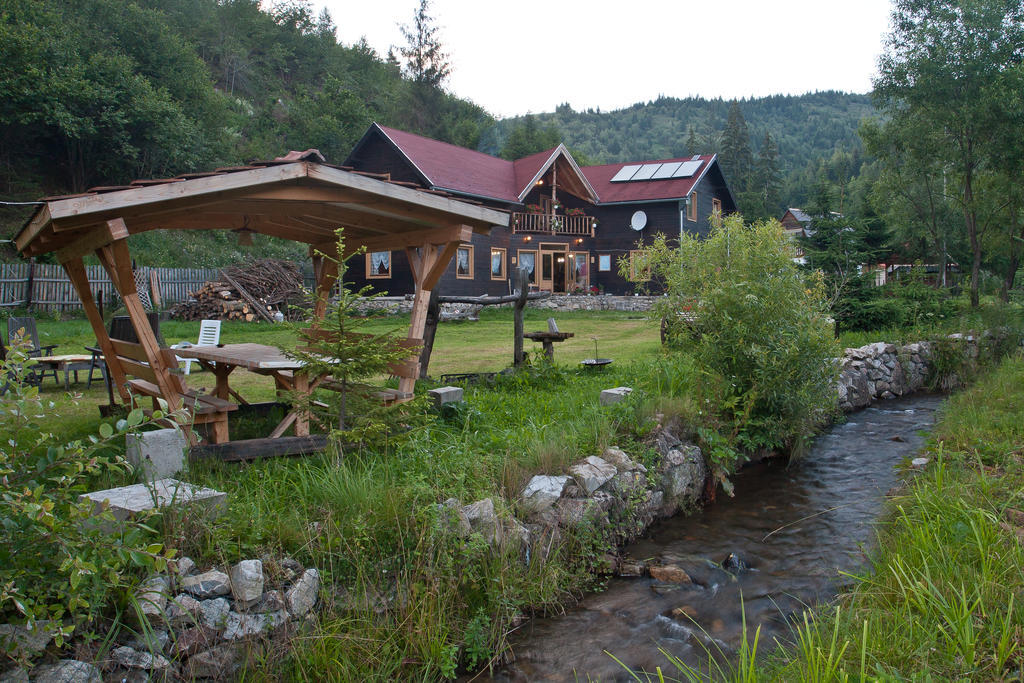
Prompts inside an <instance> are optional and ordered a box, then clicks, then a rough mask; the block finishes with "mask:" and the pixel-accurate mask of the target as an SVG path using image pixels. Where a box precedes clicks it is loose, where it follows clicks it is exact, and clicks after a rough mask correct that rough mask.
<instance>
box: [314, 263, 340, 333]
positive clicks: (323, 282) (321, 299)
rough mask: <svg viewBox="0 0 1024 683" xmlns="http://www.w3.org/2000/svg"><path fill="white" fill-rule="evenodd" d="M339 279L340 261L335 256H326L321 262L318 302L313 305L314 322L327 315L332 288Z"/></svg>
mask: <svg viewBox="0 0 1024 683" xmlns="http://www.w3.org/2000/svg"><path fill="white" fill-rule="evenodd" d="M337 280H338V262H337V261H336V260H334V259H333V258H324V259H322V261H321V263H320V275H319V277H317V281H316V303H315V304H314V305H313V324H316V323H317V322H319V321H321V320H323V319H324V316H325V315H327V304H328V302H329V301H330V299H331V290H332V289H334V283H335V282H336V281H337Z"/></svg>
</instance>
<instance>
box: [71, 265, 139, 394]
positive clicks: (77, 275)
mask: <svg viewBox="0 0 1024 683" xmlns="http://www.w3.org/2000/svg"><path fill="white" fill-rule="evenodd" d="M61 265H62V266H64V272H66V273H67V274H68V279H69V280H71V284H72V286H73V287H74V288H75V291H76V292H78V298H79V299H81V301H82V308H84V309H85V316H86V317H87V318H88V319H89V325H90V326H91V327H92V331H93V334H94V335H96V341H97V342H98V343H99V346H100V349H102V350H103V362H104V363H106V366H107V373H108V375H107V378H108V381H110V382H111V383H112V384H113V385H114V386H115V387H117V393H118V395H119V396H120V397H121V400H122V401H124V403H125V405H127V404H128V403H129V402H130V401H131V397H130V396H129V395H128V389H127V388H126V387H125V382H126V378H125V376H124V368H122V367H121V362H120V361H119V360H118V358H117V353H116V352H115V351H114V346H113V344H112V343H111V341H110V337H109V336H108V335H107V330H106V328H105V327H104V326H103V314H102V313H100V310H99V309H98V308H96V303H95V301H93V298H92V290H91V289H89V276H88V275H87V274H86V272H85V264H84V263H83V262H82V258H81V257H77V258H72V259H68V260H66V261H64V262H62V263H61Z"/></svg>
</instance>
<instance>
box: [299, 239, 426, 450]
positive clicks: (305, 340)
mask: <svg viewBox="0 0 1024 683" xmlns="http://www.w3.org/2000/svg"><path fill="white" fill-rule="evenodd" d="M335 234H336V235H337V238H338V240H337V253H338V254H343V253H345V240H344V237H343V235H342V230H341V229H340V228H339V229H338V230H337V231H336V233H335ZM357 256H358V254H357ZM321 257H322V258H324V259H325V260H330V261H333V262H334V263H335V264H337V268H338V286H339V290H340V292H339V295H338V297H337V298H336V299H334V300H333V301H331V302H329V304H328V308H327V313H326V315H325V316H324V318H323V320H321V321H319V323H314V324H313V325H311V326H310V327H305V326H304V325H303V326H302V327H298V328H297V329H296V330H295V331H296V334H297V336H298V339H299V345H298V346H297V347H296V348H295V349H294V350H287V351H286V353H287V354H288V355H289V356H290V357H292V358H296V359H298V360H301V361H302V362H303V363H304V365H305V367H306V368H307V370H308V371H309V374H310V376H312V377H319V376H325V375H327V376H330V378H331V379H330V380H329V381H331V382H332V384H333V385H334V386H335V388H336V389H337V391H332V392H330V394H329V395H326V396H318V397H317V399H318V402H316V403H314V402H313V400H312V397H311V396H303V395H296V396H294V397H292V398H293V400H294V401H296V402H297V403H298V402H300V401H304V402H305V405H301V406H300V407H301V408H302V409H303V410H306V411H308V412H309V413H310V414H311V416H312V417H313V419H314V420H317V421H319V422H321V423H322V424H324V425H325V426H327V427H329V428H330V427H331V422H333V428H332V433H333V435H335V436H340V437H341V438H342V439H343V440H345V441H349V442H365V441H369V440H372V439H374V438H376V437H379V436H383V435H387V434H389V433H391V432H392V431H393V429H394V427H395V426H397V424H399V423H400V422H402V423H407V422H408V419H409V415H408V411H406V410H401V408H400V407H397V408H396V407H392V408H385V407H384V406H383V405H382V403H381V400H380V399H379V398H378V397H377V396H376V394H377V392H378V391H379V389H377V388H375V387H373V386H370V385H368V384H366V380H367V379H369V378H372V377H379V376H381V375H387V374H389V368H390V367H391V365H393V364H395V363H399V362H401V361H404V360H407V359H408V358H409V357H410V354H414V353H416V350H415V349H409V348H408V347H407V346H405V345H403V342H402V340H401V339H400V338H399V337H398V336H396V335H395V334H394V333H393V332H384V333H382V334H369V333H365V332H360V328H362V327H364V326H365V325H366V324H367V323H368V322H369V321H370V320H371V318H369V317H367V316H365V315H364V314H363V313H362V312H361V306H360V305H361V304H362V303H363V302H365V301H366V300H368V299H373V298H376V297H378V296H382V295H383V293H372V292H371V289H372V288H371V287H370V286H369V285H367V286H365V287H363V288H361V289H359V290H358V291H352V290H350V289H349V288H348V286H347V285H346V284H345V272H346V270H347V267H346V265H345V262H344V261H343V260H341V259H339V258H335V257H332V256H329V255H326V254H321ZM324 401H326V402H327V408H326V409H325V408H324ZM329 420H330V421H329Z"/></svg>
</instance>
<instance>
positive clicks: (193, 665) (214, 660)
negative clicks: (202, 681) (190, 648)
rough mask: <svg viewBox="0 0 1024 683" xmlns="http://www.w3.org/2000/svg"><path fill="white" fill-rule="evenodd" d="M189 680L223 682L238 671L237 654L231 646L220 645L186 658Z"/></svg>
mask: <svg viewBox="0 0 1024 683" xmlns="http://www.w3.org/2000/svg"><path fill="white" fill-rule="evenodd" d="M187 667H188V672H189V678H190V679H192V680H195V679H197V678H212V679H214V680H225V679H227V678H230V677H231V674H233V673H234V672H235V671H236V670H237V669H238V652H237V650H236V649H235V646H233V645H220V646H218V647H212V648H210V649H209V650H204V651H202V652H199V653H197V654H194V655H192V656H191V657H189V658H188V664H187Z"/></svg>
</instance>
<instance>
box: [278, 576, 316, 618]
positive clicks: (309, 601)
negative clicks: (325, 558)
mask: <svg viewBox="0 0 1024 683" xmlns="http://www.w3.org/2000/svg"><path fill="white" fill-rule="evenodd" d="M319 592H320V572H319V571H317V570H316V569H307V570H306V571H305V572H303V573H302V576H301V577H299V580H298V581H296V582H295V585H294V586H292V587H291V588H289V589H288V591H287V592H286V593H285V595H284V598H285V602H286V603H287V605H288V613H289V614H291V615H292V616H293V617H301V616H303V615H304V614H306V613H307V612H309V611H310V610H311V609H313V607H314V606H315V605H316V601H317V596H318V594H319Z"/></svg>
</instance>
